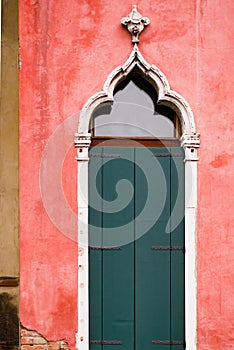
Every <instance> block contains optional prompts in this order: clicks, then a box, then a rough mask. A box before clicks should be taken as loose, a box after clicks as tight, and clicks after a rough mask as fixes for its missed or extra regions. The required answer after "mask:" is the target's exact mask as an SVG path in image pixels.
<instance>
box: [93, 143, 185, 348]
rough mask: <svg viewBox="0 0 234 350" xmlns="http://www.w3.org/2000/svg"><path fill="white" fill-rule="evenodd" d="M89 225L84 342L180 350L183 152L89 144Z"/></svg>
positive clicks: (182, 316)
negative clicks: (87, 320) (87, 334)
mask: <svg viewBox="0 0 234 350" xmlns="http://www.w3.org/2000/svg"><path fill="white" fill-rule="evenodd" d="M89 225H90V228H89V245H90V249H89V286H90V295H89V297H90V303H89V305H90V346H91V349H92V350H101V349H102V348H103V347H104V348H105V350H106V349H107V350H114V349H117V348H120V347H121V349H123V350H142V349H147V350H148V349H156V350H157V349H158V350H161V349H165V350H168V349H175V350H181V349H184V163H183V151H182V150H181V149H180V148H171V149H170V148H150V149H147V148H144V147H139V148H137V147H136V148H130V147H129V148H122V147H96V148H92V149H91V150H90V163H89Z"/></svg>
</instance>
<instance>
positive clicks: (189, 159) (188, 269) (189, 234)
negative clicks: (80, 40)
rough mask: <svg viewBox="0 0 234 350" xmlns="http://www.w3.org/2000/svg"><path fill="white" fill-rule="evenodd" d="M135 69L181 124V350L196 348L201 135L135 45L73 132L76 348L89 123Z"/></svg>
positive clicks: (82, 338) (85, 297)
mask: <svg viewBox="0 0 234 350" xmlns="http://www.w3.org/2000/svg"><path fill="white" fill-rule="evenodd" d="M134 67H138V69H139V70H140V72H141V73H142V76H143V77H144V78H145V79H147V80H149V81H150V82H151V84H152V85H153V86H154V88H155V90H156V92H157V97H158V102H160V101H163V104H165V105H168V106H170V107H171V108H173V109H174V110H175V111H176V112H177V114H178V116H179V118H180V122H181V126H182V132H183V133H182V137H181V139H180V141H181V147H183V149H184V151H185V159H184V161H185V340H186V348H187V349H189V350H196V349H197V276H196V221H197V219H196V211H197V161H198V157H197V149H198V148H199V145H200V135H199V133H197V132H196V128H195V122H194V116H193V113H192V110H191V108H190V107H189V105H188V103H187V102H186V101H185V100H184V98H183V97H181V96H180V95H179V94H177V93H176V92H174V91H172V90H171V89H170V86H169V83H168V81H167V79H166V77H165V76H164V74H163V73H162V72H161V71H160V70H159V69H158V68H157V67H156V66H154V65H149V64H148V63H147V62H146V61H145V59H144V58H143V56H142V55H141V53H140V51H139V49H138V47H137V45H136V44H135V45H134V48H133V50H132V52H131V54H130V56H129V58H128V60H127V61H126V62H125V64H124V65H123V66H119V67H117V68H116V69H115V70H114V71H113V72H112V73H111V74H110V75H109V77H108V79H107V80H106V83H105V84H104V88H103V91H100V92H98V93H97V94H95V95H94V96H92V97H91V98H90V99H89V100H88V101H87V103H86V104H85V105H84V107H83V109H82V111H81V114H80V118H79V124H78V132H77V133H76V134H75V147H76V148H77V160H78V244H79V254H78V333H77V335H76V340H77V348H79V350H88V349H89V275H88V268H89V266H88V264H89V261H88V226H89V225H88V161H89V157H88V151H89V147H90V143H91V134H90V133H89V129H90V121H91V118H92V114H93V112H94V110H95V109H96V108H97V106H99V105H100V104H103V103H105V102H106V103H107V102H113V93H114V89H115V87H116V85H117V84H118V82H119V81H120V80H122V79H124V77H126V76H127V75H128V74H129V73H130V72H131V70H132V69H133V68H134Z"/></svg>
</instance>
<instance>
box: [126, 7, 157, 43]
mask: <svg viewBox="0 0 234 350" xmlns="http://www.w3.org/2000/svg"><path fill="white" fill-rule="evenodd" d="M121 23H122V25H123V26H125V27H127V30H128V31H129V32H130V33H131V35H132V42H133V43H134V44H138V43H139V34H140V33H141V32H142V31H143V30H144V28H145V26H147V25H148V24H149V23H150V20H149V18H147V17H142V15H141V14H140V13H139V12H138V11H137V6H136V5H133V6H132V12H131V13H129V15H128V16H127V17H123V18H122V19H121Z"/></svg>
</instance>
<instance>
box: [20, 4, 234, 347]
mask: <svg viewBox="0 0 234 350" xmlns="http://www.w3.org/2000/svg"><path fill="white" fill-rule="evenodd" d="M131 5H132V1H130V0H118V1H116V0H114V1H113V0H112V1H110V0H79V1H77V0H69V1H63V0H59V1H58V0H20V1H19V19H20V29H19V33H20V61H21V69H20V73H19V76H20V164H21V166H20V188H21V190H20V223H21V231H20V236H21V245H20V252H21V308H20V319H21V322H22V324H23V326H25V327H27V328H29V329H34V330H37V331H38V332H39V333H41V334H42V335H43V336H45V337H46V338H47V339H49V340H58V339H65V340H66V341H68V342H69V345H70V346H71V347H73V346H74V342H75V332H76V331H77V321H76V320H77V307H76V306H77V243H76V239H75V234H76V215H75V211H76V162H75V160H74V158H75V151H74V149H73V146H72V142H73V133H74V132H75V130H76V125H77V121H78V115H79V111H80V109H81V107H82V105H83V104H84V103H85V102H86V100H87V99H88V98H89V97H90V96H91V95H92V94H94V93H95V92H97V91H99V90H101V89H102V86H103V84H104V81H105V79H106V77H107V75H108V74H109V73H110V72H111V71H112V70H113V69H114V68H115V67H116V66H118V65H120V64H122V63H124V62H125V61H126V59H127V57H128V55H129V54H130V52H131V48H132V46H131V42H130V36H129V34H128V33H127V31H126V30H125V29H124V28H123V27H121V25H120V19H121V18H122V17H123V16H126V15H127V14H128V13H129V12H130V10H131ZM138 9H139V11H140V12H141V13H142V14H143V15H145V16H148V17H149V18H150V20H151V24H150V25H149V26H148V28H147V29H146V30H145V31H144V33H142V34H141V42H140V46H139V47H140V50H141V51H142V53H143V55H144V57H145V58H146V60H147V61H148V62H149V63H153V64H155V65H157V66H158V67H159V68H160V69H161V70H162V71H163V72H164V73H165V75H166V76H167V78H168V80H169V82H170V84H171V87H172V89H173V90H175V91H177V92H178V93H180V94H181V95H182V96H183V97H184V98H185V99H186V100H187V101H188V102H189V104H190V106H191V107H192V109H193V112H194V115H195V120H196V126H197V130H198V131H199V132H200V133H201V148H200V152H199V155H200V162H199V192H198V200H199V210H198V225H197V257H198V265H197V278H198V349H199V350H211V349H212V350H216V349H217V350H218V349H221V348H222V349H223V350H231V349H234V346H233V340H234V339H233V334H234V324H233V313H234V299H233V298H232V290H233V281H234V273H233V263H234V255H233V253H232V252H231V251H232V248H233V244H234V238H233V232H232V227H233V214H232V203H233V199H234V198H233V187H232V178H233V176H232V171H233V145H232V143H233V142H232V140H233V120H234V118H233V113H232V96H233V89H234V88H233V86H234V84H233V83H234V81H233V80H234V65H233V54H234V48H233V38H234V26H233V16H234V3H233V1H232V0H226V1H225V2H224V1H222V0H212V1H211V0H175V1H171V0H163V1H155V0H152V1H151V0H139V2H138Z"/></svg>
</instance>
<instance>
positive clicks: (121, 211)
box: [103, 147, 134, 350]
mask: <svg viewBox="0 0 234 350" xmlns="http://www.w3.org/2000/svg"><path fill="white" fill-rule="evenodd" d="M104 153H105V156H104V158H103V200H104V202H103V245H104V246H105V247H106V249H105V250H103V338H104V340H105V341H110V340H113V341H116V342H121V345H111V344H109V345H105V347H104V348H105V349H108V350H117V349H118V348H121V350H122V349H124V350H134V162H133V161H134V149H132V148H120V147H105V148H104ZM108 247H110V248H111V247H112V248H113V249H112V250H109V249H107V248H108Z"/></svg>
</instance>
